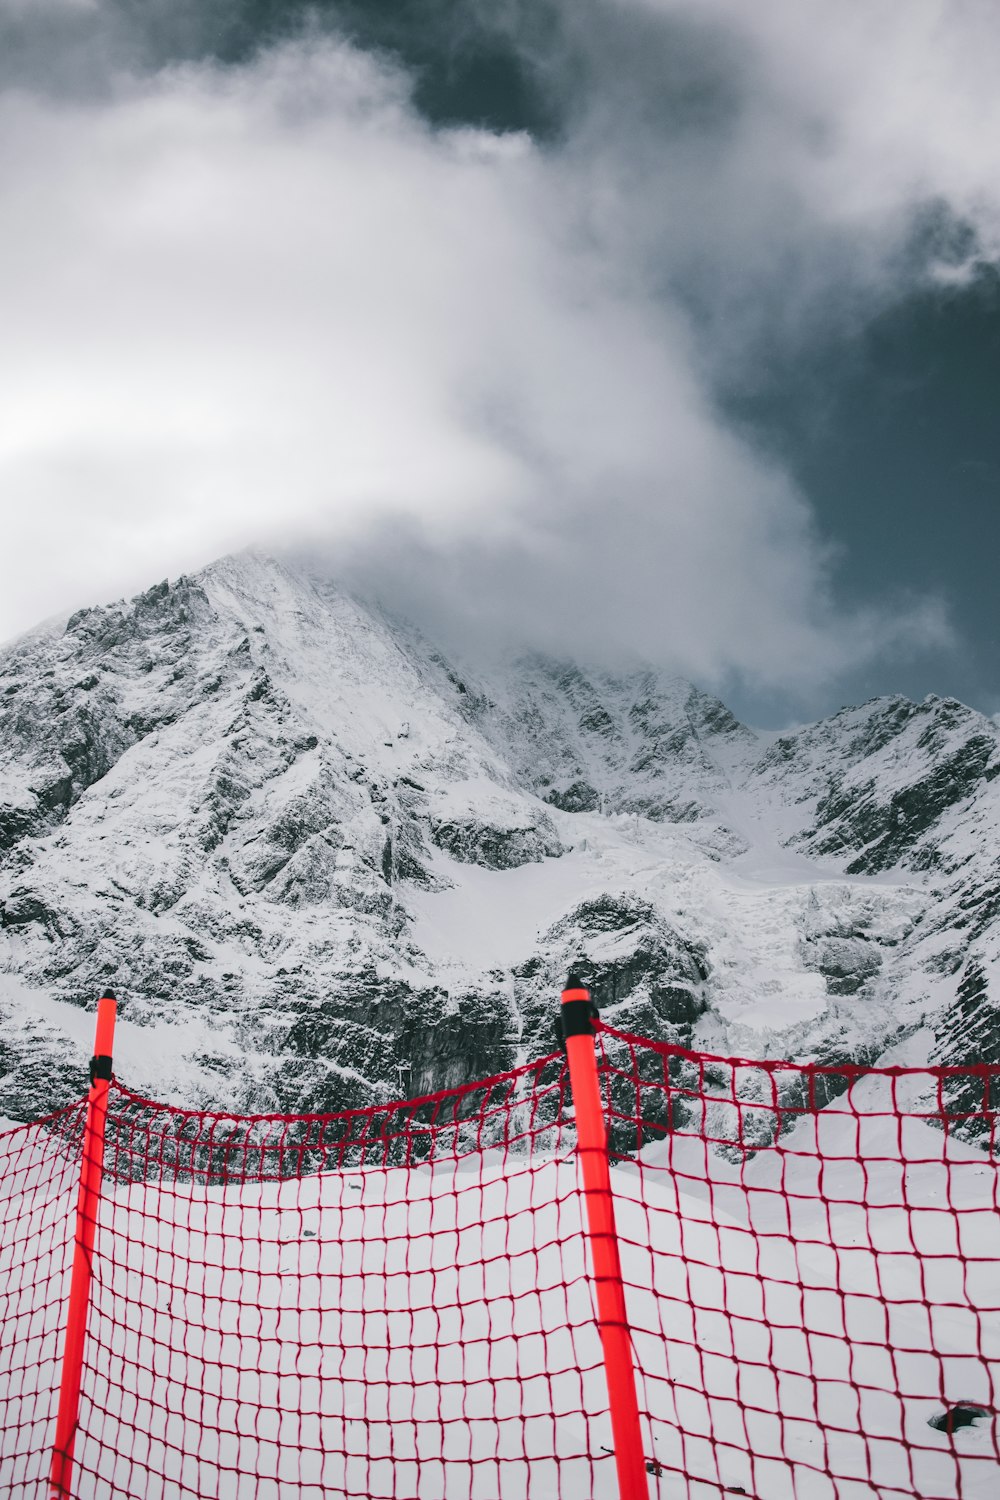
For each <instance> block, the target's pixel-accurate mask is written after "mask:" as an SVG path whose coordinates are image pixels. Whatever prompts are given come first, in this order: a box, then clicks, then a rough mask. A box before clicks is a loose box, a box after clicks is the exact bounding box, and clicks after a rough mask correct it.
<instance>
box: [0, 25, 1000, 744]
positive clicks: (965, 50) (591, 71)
mask: <svg viewBox="0 0 1000 1500" xmlns="http://www.w3.org/2000/svg"><path fill="white" fill-rule="evenodd" d="M998 77H1000V11H998V9H997V5H996V3H995V0H906V3H905V4H903V3H900V0H859V3H857V4H850V5H845V4H843V3H842V0H760V3H755V4H747V3H746V0H687V3H682V0H559V3H553V0H488V3H487V0H484V3H483V4H482V5H480V4H478V3H476V0H454V3H452V0H410V3H405V4H404V3H392V0H378V3H377V4H376V3H372V0H353V3H351V0H345V3H335V4H318V5H311V6H303V5H299V4H297V3H295V0H275V3H273V4H272V3H268V0H0V486H2V489H0V494H2V497H3V499H2V505H3V530H2V534H0V549H2V551H0V636H2V637H6V636H8V635H11V634H14V633H16V632H18V631H21V630H23V629H26V628H28V627H29V626H30V625H32V624H33V623H35V622H36V621H37V620H39V619H41V618H43V617H45V616H49V615H52V614H55V613H58V612H59V611H66V612H68V611H69V610H71V609H73V608H76V607H78V606H79V605H81V604H85V603H95V602H98V601H101V600H104V599H107V598H112V597H115V596H117V595H120V594H122V593H125V592H130V591H134V590H136V589H138V588H140V587H144V586H146V585H148V584H149V583H151V582H153V581H155V580H157V579H159V578H161V577H163V576H164V575H167V574H170V575H175V574H177V573H179V572H181V571H194V570H195V569H197V568H198V567H200V566H202V565H203V564H204V563H206V562H208V561H210V560H211V559H212V558H213V557H214V556H216V555H218V554H219V553H221V552H224V551H227V550H232V549H234V548H238V547H242V546H245V545H247V544H250V543H257V544H263V545H265V546H278V545H285V546H295V547H299V548H305V549H306V550H309V551H313V552H315V553H317V554H318V555H321V556H322V557H324V558H327V559H329V560H330V566H331V567H332V568H334V569H335V570H336V571H340V572H343V573H344V574H345V575H346V576H348V577H350V578H351V579H352V580H360V581H362V582H363V583H364V584H365V586H367V587H370V588H373V589H376V590H378V591H379V592H381V593H382V594H383V595H385V596H386V597H388V598H395V599H397V600H400V601H401V602H402V603H403V604H404V605H405V607H406V608H407V609H409V610H412V611H414V612H416V613H417V614H418V615H421V616H422V617H424V618H425V619H427V620H428V621H429V622H431V623H432V624H434V625H436V626H439V627H441V628H445V629H450V630H452V631H456V632H461V633H462V635H463V636H464V637H466V638H472V639H477V637H478V638H479V639H480V640H481V641H483V642H487V641H490V640H493V639H499V638H501V637H503V636H504V634H505V633H507V632H509V631H510V630H511V628H512V622H513V625H514V626H516V628H517V629H518V630H520V631H521V632H522V633H523V634H524V635H526V636H527V637H528V638H530V639H531V640H532V641H533V642H535V643H537V644H540V645H542V646H544V647H546V648H549V649H554V650H574V651H576V652H578V653H579V654H582V655H585V656H589V657H597V658H600V659H603V660H609V661H610V660H615V659H619V658H624V659H628V658H629V657H631V656H641V657H643V658H647V659H651V660H654V661H657V662H662V663H664V664H665V665H668V666H670V667H672V668H675V669H677V670H680V671H682V672H685V673H686V674H688V675H689V676H692V677H693V678H695V679H696V680H697V681H699V682H701V683H702V684H703V685H705V686H707V687H714V688H716V689H717V690H719V691H721V692H722V693H723V695H724V696H726V697H727V699H728V701H730V702H732V703H733V705H734V706H735V707H736V708H737V709H738V710H739V711H741V712H742V713H743V714H744V715H745V716H747V717H749V718H750V719H752V720H754V721H756V722H772V723H777V722H782V721H785V720H788V719H791V718H798V717H804V716H807V715H812V714H816V713H820V712H825V711H829V710H831V709H834V708H836V707H837V706H839V705H840V704H841V703H843V702H846V701H851V700H856V699H859V698H864V697H866V696H869V695H870V694H872V693H876V692H889V691H904V692H907V693H910V694H911V695H913V696H922V695H923V694H924V693H926V692H932V691H933V692H938V693H942V694H955V695H957V696H960V697H963V698H964V699H966V701H969V702H971V703H973V704H974V705H976V706H977V707H980V708H982V709H984V710H985V711H987V712H995V711H997V710H998V709H1000V672H998V670H997V645H998V630H997V595H996V584H995V578H996V571H997V565H996V558H997V556H998V554H1000V535H998V533H1000V419H998V406H1000V274H998V265H1000V145H998V142H1000V90H998V89H997V86H996V79H997V78H998Z"/></svg>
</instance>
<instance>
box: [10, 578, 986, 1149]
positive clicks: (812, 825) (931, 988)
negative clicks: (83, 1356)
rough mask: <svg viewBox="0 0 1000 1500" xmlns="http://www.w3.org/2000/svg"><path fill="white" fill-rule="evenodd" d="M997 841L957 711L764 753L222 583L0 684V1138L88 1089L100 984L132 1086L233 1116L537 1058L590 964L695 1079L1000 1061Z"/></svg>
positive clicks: (18, 648)
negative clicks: (815, 1062)
mask: <svg viewBox="0 0 1000 1500" xmlns="http://www.w3.org/2000/svg"><path fill="white" fill-rule="evenodd" d="M998 835H1000V735H998V732H997V728H996V726H995V725H994V724H992V723H991V722H990V721H988V720H986V719H984V718H982V717H981V716H980V715H977V714H975V713H973V712H972V711H971V710H970V709H967V708H965V707H963V706H962V705H961V704H958V703H955V702H953V701H951V700H941V699H933V698H931V699H927V700H926V701H925V702H924V703H923V704H913V703H908V702H907V701H906V700H904V699H901V698H890V699H879V700H875V701H873V702H872V703H868V704H865V705H863V706H861V707H860V708H853V709H845V710H843V711H842V712H841V713H839V714H837V715H834V716H833V717H832V718H831V719H828V720H824V721H823V722H821V723H819V724H815V725H812V726H809V727H807V728H805V729H802V730H799V731H796V732H795V733H794V734H787V735H783V736H781V737H780V738H778V739H772V738H771V737H762V736H759V735H757V734H755V733H754V732H753V731H751V730H749V729H747V728H746V727H745V726H743V725H741V724H739V723H738V722H737V721H736V720H735V719H734V718H733V717H732V715H731V714H730V713H729V712H728V710H727V709H726V708H725V707H724V705H723V704H721V703H719V702H718V701H717V700H715V699H712V698H710V697H708V696H707V695H705V694H704V693H701V692H700V691H698V690H697V689H695V688H693V687H692V686H691V685H690V684H688V683H685V682H681V681H679V680H677V679H675V678H671V677H669V676H666V675H664V674H660V673H656V672H652V671H640V672H636V673H634V674H632V675H630V676H622V675H613V674H607V673H604V674H601V673H596V674H595V673H588V672H586V671H584V670H583V669H582V668H581V667H579V666H577V665H574V664H571V663H565V662H552V661H549V660H547V659H543V658H540V657H532V658H528V659H524V660H521V661H517V662H513V663H509V664H508V665H507V666H505V667H503V668H497V667H489V668H485V667H478V668H477V667H474V666H470V665H469V664H464V665H463V666H462V667H461V668H460V667H459V666H458V665H456V664H454V663H450V662H449V661H448V660H447V659H446V658H445V656H444V655H443V654H442V653H441V652H440V651H439V650H437V649H436V648H435V647H433V646H431V645H429V644H428V643H427V642H426V641H424V640H422V639H421V638H420V637H419V636H418V635H417V634H416V633H415V632H414V631H413V630H411V629H410V628H408V627H407V626H406V625H404V624H402V623H400V622H398V621H392V620H389V619H388V618H386V617H385V616H384V615H382V614H381V613H380V612H379V611H378V610H376V609H374V608H372V607H370V606H367V605H365V604H363V603H362V602H360V601H358V600H356V599H353V598H351V597H349V596H348V595H346V594H344V593H343V592H341V591H338V590H337V589H336V588H335V587H333V586H332V585H330V584H329V583H324V582H322V581H318V580H316V579H314V578H310V577H308V576H306V575H305V574H303V573H301V572H296V571H292V570H289V569H288V568H286V567H285V566H283V565H281V564H279V563H276V562H274V561H273V560H270V559H267V558H260V557H253V556H247V557H240V558H230V559H225V560H223V561H222V562H221V563H218V564H215V565H214V566H213V567H211V568H208V569H206V570H205V571H204V572H203V573H202V574H200V575H199V576H198V577H197V578H195V579H181V580H180V581H178V582H177V583H175V584H171V585H167V584H165V583H164V584H160V585H157V586H156V587H155V588H152V589H150V590H148V591H147V592H146V593H145V594H142V595H140V596H139V597H138V598H137V599H134V600H132V601H131V602H130V603H128V604H119V605H114V606H109V607H107V608H101V609H91V610H85V611H81V612H80V613H79V614H77V615H75V616H74V617H73V618H72V619H71V620H69V621H68V622H67V624H66V626H65V628H64V629H63V630H61V631H59V630H47V631H41V632H39V633H37V634H35V635H32V636H29V637H27V638H24V639H22V640H20V641H18V642H16V643H14V645H12V646H11V647H8V648H7V649H6V651H4V652H2V653H0V1012H2V1015H0V1022H2V1027H3V1029H2V1032H0V1035H2V1037H3V1043H2V1046H3V1050H2V1051H0V1073H2V1075H3V1081H2V1097H0V1111H5V1112H6V1113H7V1114H8V1115H12V1116H15V1117H22V1118H23V1117H27V1116H28V1115H31V1114H36V1113H39V1112H41V1111H42V1110H44V1109H48V1108H50V1107H53V1106H54V1105H56V1104H58V1103H61V1102H63V1101H65V1100H66V1099H67V1098H68V1097H70V1096H72V1095H74V1094H76V1093H77V1092H78V1091H79V1087H80V1083H81V1080H82V1073H81V1069H82V1065H83V1060H84V1059H85V1058H86V1056H87V1055H89V1027H90V1012H91V1010H92V1006H93V1002H94V999H95V996H96V995H97V994H98V993H100V991H101V989H102V988H103V987H104V986H105V985H106V984H108V983H111V984H113V985H114V986H115V987H116V988H117V989H118V990H119V991H120V992H121V995H122V997H123V1002H124V1024H123V1027H122V1032H121V1042H120V1047H119V1053H118V1056H119V1063H118V1068H119V1073H120V1075H121V1076H122V1078H123V1079H124V1080H125V1081H127V1082H129V1083H131V1084H132V1085H133V1086H134V1087H136V1088H138V1089H140V1090H142V1091H146V1092H151V1093H155V1094H157V1095H159V1096H166V1097H170V1098H174V1099H177V1100H178V1101H185V1102H192V1103H194V1102H205V1103H214V1104H217V1105H220V1106H224V1107H227V1108H232V1109H237V1110H254V1109H259V1110H271V1109H289V1110H301V1109H334V1108H340V1107H345V1106H349V1105H356V1104H360V1103H366V1102H373V1101H376V1100H384V1099H387V1098H389V1097H393V1096H398V1095H400V1094H406V1095H414V1094H417V1093H421V1092H426V1091H432V1090H434V1089H436V1088H440V1087H446V1086H449V1085H452V1084H455V1083H458V1082H460V1081H462V1080H465V1079H468V1078H471V1077H474V1076H476V1075H482V1074H488V1073H493V1072H497V1071H500V1070H502V1069H504V1068H506V1067H508V1066H510V1065H511V1064H513V1063H514V1062H516V1061H517V1060H518V1059H520V1058H522V1057H524V1056H526V1055H529V1054H537V1053H538V1052H546V1051H549V1050H550V1049H551V1048H552V1046H553V1019H554V1014H555V1011H556V1005H557V997H558V991H559V989H560V987H561V984H562V982H563V980H564V978H565V974H566V972H567V970H568V968H569V967H571V966H573V967H578V968H579V967H581V966H582V968H583V969H584V971H585V972H586V973H587V974H588V975H589V978H590V983H591V985H592V988H593V991H594V994H595V996H596V997H597V999H598V1001H599V1003H600V1004H601V1007H602V1011H603V1013H604V1014H605V1015H606V1016H607V1017H608V1018H609V1019H610V1020H611V1021H612V1022H613V1023H614V1024H615V1025H616V1026H618V1027H619V1028H620V1029H622V1030H625V1031H631V1032H635V1033H640V1034H646V1035H653V1036H656V1037H659V1038H661V1039H663V1040H664V1041H668V1042H674V1043H677V1044H678V1045H679V1046H682V1047H692V1048H698V1049H701V1050H709V1051H716V1052H721V1053H726V1052H740V1053H743V1054H744V1055H752V1054H754V1053H758V1054H766V1055H775V1054H778V1053H780V1054H783V1055H792V1056H799V1057H804V1058H805V1057H814V1058H819V1059H823V1060H834V1061H836V1060H848V1059H851V1058H857V1059H866V1060H870V1059H872V1058H874V1057H876V1056H877V1055H878V1054H879V1052H880V1051H881V1050H882V1049H883V1048H884V1047H885V1046H886V1045H888V1044H889V1043H891V1042H898V1041H899V1039H900V1038H901V1037H905V1036H906V1035H908V1034H909V1033H917V1031H918V1029H919V1028H924V1030H923V1031H921V1034H922V1035H923V1034H926V1027H927V1026H929V1027H930V1028H931V1029H932V1030H933V1034H934V1035H935V1037H936V1039H937V1040H936V1048H937V1051H936V1054H935V1055H936V1056H939V1057H941V1058H942V1059H948V1060H952V1059H961V1060H963V1061H967V1060H969V1059H970V1058H974V1057H976V1058H978V1057H980V1056H982V1057H991V1058H1000V1027H998V1026H997V1024H996V1017H997V1015H998V1013H1000V1011H998V1003H997V993H998V992H997V987H996V986H997V978H996V976H997V974H998V972H1000V970H998V968H997V963H998V958H1000V955H998V941H1000V940H998V934H1000V868H998V854H997V851H1000V838H998ZM661 1123H662V1124H664V1125H665V1126H669V1125H670V1124H672V1123H673V1124H676V1123H677V1122H676V1121H674V1122H669V1121H667V1122H661ZM975 1129H976V1127H975V1122H972V1123H971V1124H970V1127H969V1133H970V1136H972V1137H974V1136H975Z"/></svg>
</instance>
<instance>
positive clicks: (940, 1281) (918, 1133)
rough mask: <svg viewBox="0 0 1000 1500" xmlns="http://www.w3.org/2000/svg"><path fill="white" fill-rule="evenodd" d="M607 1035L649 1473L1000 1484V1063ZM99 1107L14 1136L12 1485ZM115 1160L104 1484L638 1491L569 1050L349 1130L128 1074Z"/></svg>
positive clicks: (99, 1483) (29, 1450) (850, 1491)
mask: <svg viewBox="0 0 1000 1500" xmlns="http://www.w3.org/2000/svg"><path fill="white" fill-rule="evenodd" d="M598 1044H599V1046H598V1050H599V1060H600V1066H601V1075H602V1084H603V1088H604V1093H605V1101H606V1109H607V1117H608V1121H609V1127H610V1138H611V1148H612V1155H613V1161H614V1168H613V1172H612V1177H613V1181H614V1190H615V1195H616V1212H617V1216H618V1229H619V1238H620V1243H621V1257H622V1266H623V1273H624V1278H625V1283H626V1294H627V1302H628V1308H629V1317H630V1322H631V1325H632V1331H633V1344H634V1349H635V1354H636V1364H637V1377H638V1389H639V1402H640V1409H641V1411H642V1414H643V1432H644V1441H645V1445H646V1457H647V1459H648V1468H649V1470H650V1473H649V1486H650V1494H651V1495H660V1496H662V1497H667V1496H669V1497H671V1500H673V1497H678V1500H679V1497H681V1496H690V1497H699V1500H700V1497H702V1496H706V1497H707V1496H714V1497H718V1496H720V1495H722V1494H727V1493H735V1494H739V1493H743V1494H746V1495H752V1496H757V1497H759V1500H786V1497H787V1500H827V1497H830V1500H833V1497H836V1500H860V1497H913V1496H921V1497H925V1500H929V1497H935V1500H958V1497H961V1500H977V1497H982V1500H986V1497H987V1496H989V1497H991V1500H992V1497H995V1495H996V1494H997V1492H998V1489H1000V1484H998V1478H1000V1466H998V1465H1000V1452H998V1447H997V1427H996V1419H995V1415H994V1410H995V1407H996V1406H997V1404H998V1403H997V1384H998V1380H1000V1317H998V1311H1000V1217H998V1214H997V1207H998V1204H997V1169H996V1158H995V1154H993V1148H994V1147H995V1145H996V1140H995V1130H996V1114H995V1104H996V1100H995V1099H994V1098H993V1097H992V1096H991V1090H994V1089H996V1088H997V1087H998V1078H1000V1069H990V1068H979V1069H976V1068H971V1069H964V1070H959V1069H913V1070H898V1069H897V1070H892V1069H889V1070H870V1071H865V1070H860V1069H857V1068H852V1067H843V1068H829V1069H818V1068H803V1067H796V1066H793V1065H791V1064H785V1063H773V1064H771V1063H769V1064H752V1063H746V1064H743V1063H733V1062H728V1061H725V1060H719V1059H713V1058H708V1057H701V1056H697V1055H695V1054H691V1053H687V1052H684V1051H682V1050H680V1049H678V1048H676V1047H669V1046H662V1045H658V1044H654V1043H651V1042H648V1041H644V1040H642V1039H640V1038H635V1037H629V1036H627V1035H624V1034H622V1033H618V1032H615V1031H613V1030H611V1029H609V1028H606V1027H602V1028H600V1032H599V1037H598ZM81 1123H82V1106H74V1107H73V1109H71V1110H68V1111H64V1112H63V1113H62V1114H60V1115H57V1116H54V1117H53V1118H52V1119H51V1120H48V1121H44V1122H41V1123H39V1124H37V1125H33V1126H30V1127H25V1128H24V1129H21V1130H17V1131H13V1132H11V1133H9V1134H7V1135H5V1136H2V1137H0V1202H2V1211H3V1225H2V1229H0V1296H2V1299H3V1300H2V1304H0V1305H2V1308H3V1312H4V1330H3V1346H2V1354H0V1494H4V1495H17V1496H38V1497H41V1496H43V1495H44V1494H45V1493H46V1486H45V1479H46V1476H47V1473H48V1464H49V1454H50V1451H51V1442H52V1437H53V1428H54V1413H55V1403H56V1386H57V1384H58V1357H59V1354H60V1352H61V1342H60V1329H61V1326H62V1319H63V1316H64V1296H65V1287H66V1278H67V1271H68V1265H69V1252H70V1249H71V1239H72V1233H73V1215H74V1210H75V1195H76V1183H77V1173H78V1165H79V1154H80V1130H81ZM105 1168H106V1180H105V1196H104V1200H103V1204H102V1208H101V1213H100V1221H99V1231H98V1239H97V1246H96V1252H95V1257H94V1285H93V1299H92V1314H91V1321H90V1337H89V1340H88V1344H87V1352H86V1363H85V1369H84V1376H83V1399H82V1405H81V1427H80V1433H79V1436H78V1439H77V1446H76V1468H75V1477H74V1491H75V1494H76V1495H77V1496H78V1497H79V1500H90V1497H94V1500H97V1497H102V1500H103V1497H110V1496H114V1497H119V1496H121V1497H126V1496H129V1497H136V1500H138V1497H144V1500H160V1497H162V1500H168V1497H169V1500H175V1497H177V1500H189V1497H212V1500H237V1497H240V1500H242V1497H244V1496H247V1497H261V1500H279V1497H291V1500H298V1497H307V1500H320V1497H326V1496H345V1497H347V1496H350V1497H355V1496H356V1497H386V1500H388V1497H393V1500H399V1497H414V1500H416V1497H419V1500H435V1497H441V1500H472V1497H475V1500H499V1497H505V1500H524V1497H539V1500H541V1497H545V1500H550V1497H551V1500H554V1497H566V1500H589V1497H594V1500H611V1497H613V1496H615V1495H616V1494H617V1485H616V1477H615V1466H614V1461H613V1459H612V1458H611V1456H610V1449H611V1446H612V1440H611V1435H610V1422H609V1420H608V1416H607V1404H608V1396H607V1388H606V1385H605V1381H604V1374H603V1367H602V1364H601V1349H600V1341H599V1338H598V1335H597V1330H596V1327H595V1323H594V1314H593V1305H592V1299H591V1287H590V1283H589V1280H588V1276H587V1252H586V1244H585V1238H584V1234H583V1219H584V1212H583V1205H582V1199H581V1194H580V1190H579V1187H578V1182H577V1169H576V1164H575V1161H574V1132H573V1127H572V1119H571V1101H570V1098H569V1090H568V1080H567V1078H566V1075H565V1072H564V1069H563V1065H562V1059H561V1057H560V1056H559V1055H558V1054H557V1055H555V1056H554V1057H550V1058H545V1059H541V1060H540V1061H538V1062H536V1063H533V1064H531V1065H529V1066H528V1067H525V1068H521V1069H519V1070H517V1071H515V1072H511V1073H508V1074H504V1075H503V1076H501V1077H498V1078H494V1079H489V1080H485V1081H483V1082H481V1083H478V1084H475V1085H470V1086H468V1087H466V1088H462V1089H458V1090H454V1091H449V1092H445V1093H442V1094H440V1095H436V1096H434V1097H433V1098H429V1099H425V1100H419V1101H414V1102H410V1103H406V1104H402V1105H391V1106H383V1107H379V1108H375V1109H372V1110H368V1111H357V1112H353V1113H351V1114H345V1115H329V1116H296V1117H291V1118H289V1117H276V1116H270V1117H258V1118H246V1119H238V1118H234V1117H231V1116H226V1115H218V1114H208V1113H201V1112H187V1111H180V1110H176V1109H172V1108H169V1107H166V1106H162V1105H156V1104H152V1103H150V1102H148V1101H146V1100H143V1099H139V1098H137V1097H136V1096H134V1095H132V1094H130V1093H129V1092H128V1091H127V1090H125V1089H123V1088H121V1087H120V1086H119V1085H117V1084H113V1085H112V1088H111V1095H110V1112H109V1116H108V1143H107V1150H106V1156H105ZM973 1412H980V1413H982V1415H978V1416H976V1415H973ZM933 1421H938V1422H939V1426H937V1427H936V1426H933V1425H931V1423H932V1422H933ZM963 1423H965V1424H967V1425H962V1424H963Z"/></svg>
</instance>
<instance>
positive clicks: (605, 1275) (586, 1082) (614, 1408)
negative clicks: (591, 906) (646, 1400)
mask: <svg viewBox="0 0 1000 1500" xmlns="http://www.w3.org/2000/svg"><path fill="white" fill-rule="evenodd" d="M561 1013H562V1030H563V1037H564V1038H565V1041H566V1059H567V1062H568V1063H569V1080H570V1087H571V1088H572V1090H573V1108H574V1112H575V1116H576V1139H577V1154H578V1156H579V1160H580V1168H581V1171H582V1174H583V1195H584V1199H585V1201H586V1204H587V1224H588V1227H589V1240H590V1252H591V1259H592V1263H593V1268H594V1286H595V1290H596V1294H597V1322H598V1327H599V1329H600V1334H601V1346H602V1348H603V1351H604V1371H605V1376H606V1378H607V1382H608V1405H609V1407H610V1409H611V1432H612V1435H613V1440H614V1445H615V1465H616V1467H617V1469H618V1493H619V1495H620V1497H621V1500H649V1484H648V1482H647V1479H646V1462H645V1459H644V1457H643V1451H642V1428H641V1427H640V1424H639V1403H638V1401H637V1400H636V1394H635V1368H634V1365H633V1362H632V1339H631V1335H630V1333H629V1326H628V1315H627V1312H626V1309H625V1289H624V1287H623V1285H622V1269H621V1261H620V1259H619V1256H618V1234H617V1231H616V1229H615V1205H614V1199H613V1198H612V1196H611V1172H610V1169H609V1166H608V1139H607V1132H606V1130H605V1128H604V1110H603V1108H602V1105H601V1087H600V1083H599V1081H598V1077H597V1055H596V1050H595V1047H594V1028H593V1024H592V1023H593V1015H594V1011H593V1007H592V1006H591V1002H590V991H589V990H588V989H585V988H584V986H583V985H582V984H581V983H580V981H579V980H578V979H577V978H576V977H575V976H574V975H570V977H569V979H568V980H567V982H566V988H565V989H564V990H563V993H562V1007H561Z"/></svg>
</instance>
